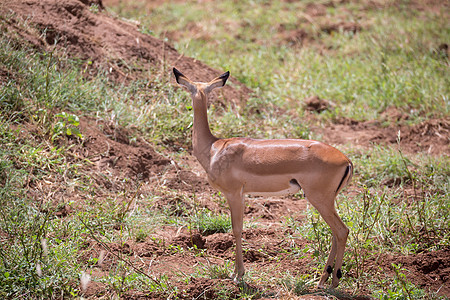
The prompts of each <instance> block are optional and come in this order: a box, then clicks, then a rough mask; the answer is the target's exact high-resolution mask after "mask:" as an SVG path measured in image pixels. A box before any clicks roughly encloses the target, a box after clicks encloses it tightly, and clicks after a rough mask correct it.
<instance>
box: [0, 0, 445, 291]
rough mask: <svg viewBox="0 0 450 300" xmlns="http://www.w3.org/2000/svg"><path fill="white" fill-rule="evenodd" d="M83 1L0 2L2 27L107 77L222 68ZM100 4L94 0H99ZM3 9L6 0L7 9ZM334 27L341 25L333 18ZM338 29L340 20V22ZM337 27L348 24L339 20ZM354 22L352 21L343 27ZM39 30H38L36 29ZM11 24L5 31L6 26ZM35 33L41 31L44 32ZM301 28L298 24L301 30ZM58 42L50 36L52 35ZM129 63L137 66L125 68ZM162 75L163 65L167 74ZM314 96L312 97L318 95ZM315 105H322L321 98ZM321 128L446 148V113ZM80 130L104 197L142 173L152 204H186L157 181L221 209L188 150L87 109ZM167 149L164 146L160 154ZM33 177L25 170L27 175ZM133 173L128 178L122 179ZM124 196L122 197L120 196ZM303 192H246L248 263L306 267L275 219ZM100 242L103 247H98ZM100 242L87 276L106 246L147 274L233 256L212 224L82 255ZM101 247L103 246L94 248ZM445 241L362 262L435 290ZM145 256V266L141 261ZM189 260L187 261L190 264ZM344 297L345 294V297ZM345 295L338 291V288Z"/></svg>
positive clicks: (208, 285)
mask: <svg viewBox="0 0 450 300" xmlns="http://www.w3.org/2000/svg"><path fill="white" fill-rule="evenodd" d="M85 3H98V4H101V3H102V2H101V1H100V0H96V1H88V0H84V1H78V0H62V1H58V0H42V1H39V0H23V1H17V2H12V1H11V2H8V3H6V4H5V5H4V6H3V9H9V8H10V9H12V10H13V11H14V12H15V15H13V16H11V18H10V19H9V21H8V26H9V27H8V28H7V30H8V31H9V32H10V33H11V32H12V33H14V34H15V35H16V37H17V38H18V39H22V40H23V41H27V42H28V43H31V44H32V45H33V46H34V47H36V48H38V49H42V50H43V51H47V50H51V49H52V48H53V47H57V48H61V49H65V50H66V51H67V54H68V55H69V56H74V57H79V58H81V59H83V60H85V61H87V60H89V61H91V62H92V64H88V63H86V65H87V66H88V67H89V68H90V71H91V72H96V68H104V69H106V70H108V72H109V76H111V78H113V79H114V80H118V81H123V82H126V81H128V80H132V79H134V78H138V77H141V76H145V75H144V73H145V71H144V70H147V69H151V70H154V71H155V72H162V71H163V72H167V74H169V73H170V70H169V68H167V66H172V65H175V66H176V67H178V68H179V69H180V70H182V71H185V72H186V73H189V74H193V76H192V77H193V78H192V79H194V80H205V79H208V78H212V77H213V76H216V75H218V74H220V73H221V71H217V70H214V69H212V68H210V67H208V66H207V65H205V64H203V63H202V62H199V61H196V60H194V59H191V58H188V57H185V56H183V55H181V54H179V53H178V52H176V51H175V49H174V48H173V47H171V46H170V45H168V44H166V43H163V42H162V41H160V40H158V39H156V38H153V37H151V36H148V35H145V34H142V33H140V32H139V31H138V28H136V26H135V25H132V24H130V23H126V22H124V21H121V20H119V19H115V18H113V17H111V16H108V15H107V14H105V13H103V12H98V13H95V12H93V11H91V10H90V9H89V6H87V5H85ZM100 7H101V5H100ZM5 11H6V10H5ZM308 11H309V14H311V15H312V14H316V15H318V16H320V15H322V13H323V9H322V8H321V7H319V6H314V7H313V6H311V7H309V9H308ZM25 19H28V20H29V21H30V22H31V24H33V25H34V26H36V28H38V30H36V31H34V30H31V29H29V31H23V30H22V29H23V28H22V27H21V26H20V23H21V22H22V21H21V20H25ZM338 28H339V27H338ZM339 30H341V29H339ZM342 30H346V29H345V28H342ZM349 30H351V31H354V32H357V31H359V30H360V29H353V27H352V28H350V29H349ZM44 33H45V34H44ZM14 34H13V35H14ZM40 34H44V35H43V37H41V36H40ZM301 34H302V33H300V35H301ZM55 42H57V43H56V45H54V43H55ZM122 60H124V61H125V62H127V65H129V66H130V65H134V63H136V65H138V66H140V67H133V68H131V69H130V68H128V67H127V66H125V65H124V64H123V63H121V61H122ZM168 76H169V75H168ZM8 78H9V75H8V73H7V71H6V70H0V82H4V81H5V80H7V79H8ZM232 81H233V83H234V85H233V86H234V87H230V86H228V87H227V88H225V89H224V92H223V94H222V95H220V96H219V97H222V98H221V99H220V100H221V101H232V102H236V103H240V102H242V101H245V99H246V98H247V96H248V94H249V93H250V92H251V91H250V90H249V89H248V88H246V87H245V86H243V85H242V84H241V83H239V82H237V81H236V80H235V79H232ZM319 102H320V101H319ZM326 106H327V105H325V107H322V106H320V103H319V108H318V109H312V110H321V109H322V108H326ZM382 118H386V119H389V120H391V119H395V121H401V120H402V119H403V118H404V117H403V116H402V115H401V114H400V115H399V114H397V113H395V111H387V112H386V113H385V114H384V115H382ZM26 127H27V124H25V125H23V131H22V133H20V134H23V135H24V138H27V135H30V136H33V135H34V134H33V132H32V130H29V129H25V128H26ZM313 130H315V131H316V132H318V133H319V134H321V135H322V136H323V140H324V141H326V142H328V143H331V144H346V143H352V144H358V145H361V147H370V146H371V145H372V144H377V143H381V144H395V143H396V138H397V131H398V130H400V131H401V137H402V141H401V145H402V147H404V148H405V150H407V151H408V152H416V151H423V152H427V153H430V154H435V155H449V153H450V152H449V136H450V133H449V130H450V122H449V120H428V121H424V122H423V123H421V124H418V125H415V126H411V127H408V126H405V125H399V126H397V127H396V128H383V127H381V126H380V123H378V122H357V121H353V120H341V121H340V122H338V123H337V124H331V125H330V126H329V127H326V128H324V129H322V128H313ZM80 131H81V133H82V134H83V136H84V141H83V142H82V143H80V144H77V143H75V144H76V146H75V147H74V148H73V153H72V155H73V157H71V158H70V159H76V160H78V161H84V162H86V160H88V161H89V162H90V163H86V165H85V166H84V168H85V170H84V171H85V172H89V174H90V176H91V177H92V178H95V183H94V184H95V186H98V187H99V189H98V191H96V192H97V195H96V201H105V198H107V197H108V194H107V193H109V192H111V191H112V192H114V191H121V190H125V189H128V188H130V187H135V186H136V185H137V184H138V183H142V188H141V189H140V190H139V193H140V194H144V193H146V192H149V191H151V192H152V193H153V194H154V195H159V196H161V197H160V199H158V200H156V201H155V202H154V203H153V204H152V205H153V206H152V207H150V208H151V209H162V208H167V209H170V210H171V211H172V212H173V214H174V215H181V214H183V213H184V211H185V210H183V209H182V208H187V209H189V208H191V205H192V204H191V203H189V202H187V201H185V200H184V199H183V198H182V197H181V196H168V195H166V194H164V193H163V192H161V187H164V188H167V189H169V190H170V189H172V190H177V191H178V192H179V194H182V195H188V196H189V197H192V194H193V193H195V195H196V198H198V199H197V201H198V205H199V207H207V208H209V209H211V210H212V211H216V212H226V211H227V209H226V208H225V207H223V205H220V204H218V203H215V202H213V201H211V200H210V195H211V194H212V193H213V192H214V191H213V190H212V188H211V187H210V186H209V184H208V183H207V181H206V180H205V174H204V171H202V170H201V168H200V167H199V165H198V164H197V163H196V162H193V161H192V158H186V163H187V164H188V165H189V166H190V167H189V168H183V167H180V166H179V165H177V164H176V163H175V162H173V161H172V160H171V159H170V158H168V157H165V156H164V155H163V154H159V153H157V152H156V151H155V150H154V148H153V147H152V146H151V145H150V144H148V143H147V142H146V141H145V140H143V139H136V140H135V141H130V139H129V137H130V136H131V135H133V132H130V131H129V130H128V129H124V128H121V127H117V126H114V125H112V124H108V123H105V122H102V121H99V120H95V119H92V118H82V119H81V124H80ZM168 156H169V155H168ZM31 177H32V176H31ZM126 178H128V179H131V180H130V181H126V180H125V179H126ZM27 184H28V185H29V186H30V187H31V188H32V189H33V188H34V190H33V191H32V192H30V193H31V194H32V196H34V197H35V198H36V199H40V198H42V195H44V194H45V195H48V196H47V198H46V199H54V200H53V201H56V202H58V201H59V203H63V202H64V200H63V199H65V198H67V199H71V200H74V201H75V202H77V203H79V204H78V205H87V204H85V203H84V201H85V198H86V197H85V195H82V193H81V192H79V193H80V194H77V193H76V191H72V190H67V191H62V190H60V189H59V188H56V189H55V186H57V185H58V184H62V183H61V182H59V181H58V180H56V179H55V181H54V182H53V183H52V184H48V185H44V186H42V185H40V186H39V189H38V188H36V186H37V183H35V182H33V181H32V180H31V182H28V183H27ZM127 197H128V198H127ZM124 198H126V199H125V200H124V201H130V198H132V196H131V195H129V194H127V195H126V196H124ZM306 205H307V203H306V201H305V200H304V199H291V198H287V197H286V198H271V199H263V198H252V199H251V201H248V205H247V207H246V210H245V220H246V222H247V223H252V222H257V223H258V224H260V225H263V226H260V227H262V228H257V229H253V228H252V229H247V230H246V231H245V233H244V239H245V242H244V249H245V250H246V252H245V261H246V266H247V268H248V269H249V270H251V271H253V272H255V273H257V272H258V271H264V272H268V271H270V273H271V274H274V275H275V274H277V272H278V271H289V272H290V273H291V274H292V275H293V276H296V275H301V274H305V273H310V274H311V273H313V272H314V271H313V270H312V268H311V267H310V266H309V265H308V262H309V261H310V257H309V255H310V254H305V255H304V256H300V257H299V255H298V253H295V249H296V248H299V249H301V248H304V247H305V246H306V245H307V244H308V242H307V241H306V240H305V239H303V238H301V237H298V236H295V237H289V236H290V232H287V231H285V229H283V228H285V227H283V226H281V225H282V223H283V222H284V220H285V217H291V218H294V219H296V220H301V219H302V218H303V217H304V216H303V215H302V212H303V211H304V210H305V208H306ZM72 209H73V207H72V208H70V207H69V206H67V205H62V206H61V208H60V210H59V211H58V213H57V216H58V217H60V218H64V217H66V216H67V215H69V214H71V210H72ZM105 245H106V247H108V249H105ZM169 245H175V246H179V247H180V248H181V249H186V248H189V247H192V246H193V245H195V246H196V247H197V249H199V250H198V251H200V250H203V251H205V253H204V254H202V255H194V254H192V252H191V251H185V252H183V251H178V250H176V249H174V248H170V247H169ZM105 250H107V251H106V253H107V254H106V257H105V259H104V260H103V261H102V263H101V264H99V265H98V266H96V267H94V268H93V272H94V273H93V274H92V275H93V276H100V275H105V274H108V272H109V270H110V268H112V267H113V266H115V265H116V264H117V257H116V256H114V254H116V255H118V254H120V255H123V256H125V257H127V259H129V261H131V262H132V263H133V265H134V266H135V267H136V268H142V269H143V270H148V274H149V275H150V276H152V277H154V278H159V277H160V276H161V275H167V276H168V277H169V278H175V279H176V278H177V276H179V274H180V272H184V273H185V274H190V273H192V272H195V271H196V269H195V268H196V267H201V266H210V265H223V264H224V259H232V258H233V256H234V254H233V253H234V247H233V238H232V235H231V234H229V233H216V234H213V235H209V236H206V237H205V236H201V235H200V234H199V233H198V232H196V231H195V230H194V231H188V230H187V229H186V228H180V229H174V227H166V228H161V229H160V230H159V231H157V232H156V233H155V234H153V235H151V236H149V237H147V238H146V239H145V240H144V241H142V242H133V241H126V242H125V243H124V244H123V245H119V244H114V243H112V244H100V243H98V242H97V241H94V240H92V239H89V240H87V242H86V248H85V250H84V253H83V256H82V260H83V261H85V262H87V261H89V259H90V258H98V257H99V256H100V253H104V251H105ZM102 251H103V252H102ZM449 257H450V255H449V250H448V249H447V250H441V251H435V252H430V253H422V254H417V255H414V256H409V257H403V256H397V257H390V256H387V255H385V256H381V258H380V259H379V260H377V261H370V262H368V266H369V267H374V268H375V267H377V265H378V264H379V265H380V266H381V267H382V268H383V270H384V271H385V272H392V269H391V266H390V264H391V263H397V264H398V263H401V264H402V266H403V267H404V268H405V269H407V270H408V272H407V273H406V275H407V278H408V279H409V280H411V281H412V282H413V283H416V284H418V285H420V286H423V287H425V288H430V289H431V290H433V291H437V290H439V289H440V293H441V294H442V295H447V296H448V295H450V290H449V289H448V287H447V286H445V284H447V282H448V280H449V267H450V266H449ZM149 266H151V268H149ZM193 266H195V267H193ZM172 284H174V285H176V286H177V287H178V288H179V290H180V291H183V292H182V295H181V298H185V299H192V298H199V297H200V298H206V299H214V298H216V297H217V296H218V293H219V292H223V290H224V287H225V290H226V291H228V292H229V295H228V296H229V297H230V298H233V297H238V296H239V293H240V291H239V289H238V288H237V287H236V286H235V285H233V284H232V283H231V281H229V280H227V279H208V277H207V275H205V278H190V279H189V282H187V283H186V282H173V283H172ZM250 288H252V289H256V290H257V291H258V292H259V293H260V295H261V298H264V297H268V298H270V297H272V296H273V295H271V294H270V291H269V292H267V291H265V290H264V288H263V287H257V286H256V287H250ZM107 289H108V287H107V286H106V285H105V284H104V283H101V282H96V281H92V282H91V284H90V285H89V286H88V289H87V291H86V294H85V295H84V296H85V297H88V298H94V297H102V296H103V295H104V294H105V293H106V292H107ZM123 297H124V298H129V299H136V298H146V299H151V298H155V299H158V298H159V297H160V295H158V294H152V293H150V294H148V293H142V292H135V291H129V292H127V293H125V295H123ZM320 298H322V297H320V296H309V298H308V299H320ZM348 298H350V296H349V297H348ZM342 299H346V297H342Z"/></svg>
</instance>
